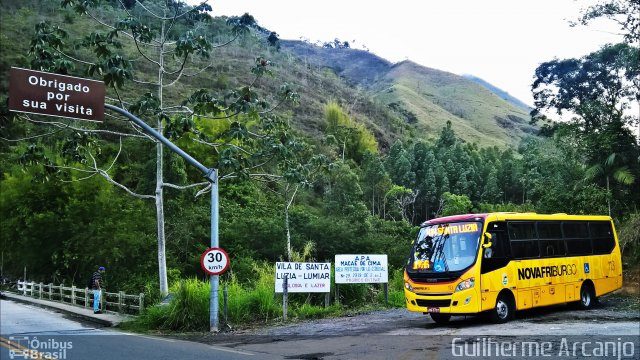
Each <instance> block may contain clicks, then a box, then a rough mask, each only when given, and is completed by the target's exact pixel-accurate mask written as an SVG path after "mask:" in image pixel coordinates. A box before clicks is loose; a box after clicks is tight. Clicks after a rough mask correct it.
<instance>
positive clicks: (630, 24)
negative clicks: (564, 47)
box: [571, 0, 640, 45]
mask: <svg viewBox="0 0 640 360" xmlns="http://www.w3.org/2000/svg"><path fill="white" fill-rule="evenodd" d="M638 14H640V1H638V0H608V1H604V2H600V3H598V4H595V5H592V6H589V7H588V8H587V9H585V10H583V11H582V13H581V14H580V18H579V19H578V21H579V22H580V24H582V25H588V24H589V23H590V22H592V21H593V20H595V19H598V18H607V19H609V20H611V21H613V22H615V23H616V24H618V25H619V26H620V30H621V31H622V35H624V39H625V41H627V42H628V43H631V44H634V43H635V44H638V45H640V17H638ZM575 25H577V23H575V22H573V23H571V26H575Z"/></svg>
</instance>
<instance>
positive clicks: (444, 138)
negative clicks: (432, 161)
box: [436, 120, 457, 148]
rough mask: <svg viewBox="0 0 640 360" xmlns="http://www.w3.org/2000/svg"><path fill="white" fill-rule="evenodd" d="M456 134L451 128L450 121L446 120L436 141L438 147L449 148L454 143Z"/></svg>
mask: <svg viewBox="0 0 640 360" xmlns="http://www.w3.org/2000/svg"><path fill="white" fill-rule="evenodd" d="M456 141H457V140H456V134H455V132H454V131H453V129H452V128H451V121H449V120H447V124H446V125H445V126H444V127H443V128H442V131H440V137H439V138H438V141H437V142H436V146H437V147H439V148H450V147H452V146H454V145H455V144H456Z"/></svg>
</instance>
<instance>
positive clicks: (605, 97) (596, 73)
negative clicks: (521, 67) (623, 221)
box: [532, 43, 640, 206]
mask: <svg viewBox="0 0 640 360" xmlns="http://www.w3.org/2000/svg"><path fill="white" fill-rule="evenodd" d="M639 64H640V56H638V49H637V48H634V47H632V46H630V45H629V44H626V43H620V44H616V45H606V46H604V47H603V48H601V49H600V50H598V51H596V52H594V53H591V54H589V55H586V56H583V57H582V58H580V59H566V60H553V61H550V62H546V63H543V64H542V65H540V66H539V67H538V69H536V80H535V82H534V83H533V86H532V89H533V92H534V99H535V107H536V108H535V110H534V111H533V112H532V113H533V115H534V119H539V118H542V117H544V116H543V115H542V113H543V111H545V110H547V109H554V110H556V111H557V113H559V114H562V113H563V112H570V113H573V114H575V115H576V116H575V117H574V118H573V119H572V120H571V121H570V122H568V123H558V124H555V129H556V130H555V131H556V133H557V134H558V135H559V136H567V137H568V139H569V141H570V142H572V144H573V145H572V146H575V147H576V148H577V149H579V150H580V152H581V153H583V154H584V157H585V159H586V165H587V167H589V168H590V171H589V176H588V178H589V179H601V181H606V187H607V189H609V188H610V184H609V178H610V177H612V176H613V174H614V173H617V175H616V177H617V179H619V183H620V184H621V185H623V186H624V185H629V184H631V183H633V179H634V178H636V177H637V176H638V174H640V164H639V163H638V159H639V157H640V147H639V146H638V143H637V141H638V140H637V139H634V137H633V135H631V132H630V127H631V126H633V124H634V123H637V122H639V121H640V119H639V117H638V115H633V114H632V113H631V114H627V113H626V110H627V109H629V107H630V102H631V101H635V100H637V99H639V96H640V88H639V87H638V86H637V84H636V83H635V82H634V81H631V78H633V77H634V76H635V77H637V70H636V69H637V68H638V67H639ZM634 74H635V75H634ZM636 81H637V80H636ZM612 156H613V157H612ZM610 159H615V160H616V162H615V166H614V162H613V161H611V160H610ZM598 175H601V176H598ZM623 190H624V189H622V188H619V189H617V192H618V193H621V192H622V191H623ZM607 192H608V193H609V192H610V190H607ZM621 196H622V195H621ZM629 196H631V197H633V198H637V194H633V193H631V194H629ZM608 203H609V206H610V200H609V201H608Z"/></svg>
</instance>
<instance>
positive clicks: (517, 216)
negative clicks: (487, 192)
mask: <svg viewBox="0 0 640 360" xmlns="http://www.w3.org/2000/svg"><path fill="white" fill-rule="evenodd" d="M492 215H497V216H499V217H500V218H502V219H503V220H565V221H567V220H592V221H593V220H611V217H609V216H607V215H568V214H565V213H558V214H537V213H534V212H526V213H518V212H495V213H487V214H464V215H452V216H444V217H440V218H435V219H431V220H427V221H425V222H423V223H422V225H421V226H427V225H434V224H443V223H449V222H457V221H478V220H485V219H486V218H487V217H489V216H492Z"/></svg>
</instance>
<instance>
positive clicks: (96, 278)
mask: <svg viewBox="0 0 640 360" xmlns="http://www.w3.org/2000/svg"><path fill="white" fill-rule="evenodd" d="M104 272H105V268H104V266H100V267H99V268H98V271H96V272H94V273H93V275H92V276H91V289H92V290H93V313H94V314H100V313H102V311H100V300H101V299H100V293H101V290H102V274H104Z"/></svg>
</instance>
